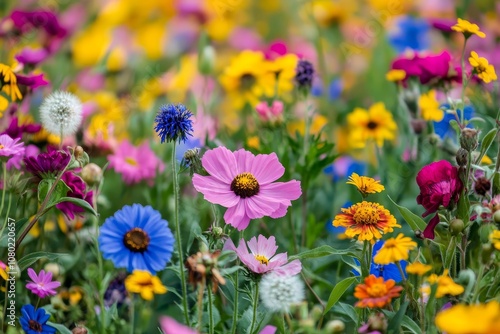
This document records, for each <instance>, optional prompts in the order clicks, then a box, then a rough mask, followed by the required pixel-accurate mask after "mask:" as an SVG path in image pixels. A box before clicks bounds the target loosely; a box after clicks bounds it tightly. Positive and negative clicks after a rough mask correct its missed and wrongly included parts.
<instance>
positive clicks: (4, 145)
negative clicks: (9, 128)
mask: <svg viewBox="0 0 500 334" xmlns="http://www.w3.org/2000/svg"><path fill="white" fill-rule="evenodd" d="M20 140H21V139H20V138H16V139H12V138H10V136H9V135H6V134H4V135H0V157H5V158H13V157H20V156H23V155H24V150H25V148H24V143H23V142H22V141H20Z"/></svg>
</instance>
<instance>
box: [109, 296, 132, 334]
mask: <svg viewBox="0 0 500 334" xmlns="http://www.w3.org/2000/svg"><path fill="white" fill-rule="evenodd" d="M135 301H136V298H135V296H133V297H132V301H131V303H130V307H129V311H130V328H129V329H130V334H134V333H135ZM101 313H104V309H102V310H101Z"/></svg>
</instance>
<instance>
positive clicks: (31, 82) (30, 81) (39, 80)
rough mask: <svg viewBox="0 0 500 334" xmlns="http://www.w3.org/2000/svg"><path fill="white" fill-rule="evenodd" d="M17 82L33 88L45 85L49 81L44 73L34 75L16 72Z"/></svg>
mask: <svg viewBox="0 0 500 334" xmlns="http://www.w3.org/2000/svg"><path fill="white" fill-rule="evenodd" d="M16 78H17V84H18V85H23V86H26V87H29V88H31V89H36V88H38V87H40V86H45V85H47V84H48V83H49V82H48V81H46V80H45V79H44V78H43V73H42V74H33V75H19V74H16Z"/></svg>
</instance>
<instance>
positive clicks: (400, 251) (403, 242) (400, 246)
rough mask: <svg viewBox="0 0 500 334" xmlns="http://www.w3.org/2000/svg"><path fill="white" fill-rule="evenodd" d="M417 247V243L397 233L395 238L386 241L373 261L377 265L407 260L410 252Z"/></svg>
mask: <svg viewBox="0 0 500 334" xmlns="http://www.w3.org/2000/svg"><path fill="white" fill-rule="evenodd" d="M415 247H417V243H416V242H415V241H412V240H411V238H409V237H405V236H404V234H403V233H399V235H398V236H397V237H396V238H390V239H387V240H386V241H385V243H384V245H383V246H382V248H380V250H379V251H378V253H377V255H376V256H375V257H374V258H373V261H374V262H375V263H377V264H389V263H395V262H399V261H401V260H408V253H409V251H410V250H412V249H414V248H415Z"/></svg>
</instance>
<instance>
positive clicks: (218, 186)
mask: <svg viewBox="0 0 500 334" xmlns="http://www.w3.org/2000/svg"><path fill="white" fill-rule="evenodd" d="M193 186H194V188H195V189H196V190H197V191H199V192H201V193H202V194H203V195H204V196H203V198H205V200H207V201H209V202H210V203H214V204H219V205H222V206H224V207H226V208H230V207H232V206H235V205H236V204H237V203H238V201H240V197H239V196H236V194H235V193H234V192H233V191H232V190H231V189H229V186H228V185H227V184H225V183H221V182H220V181H219V180H218V179H216V178H215V177H212V176H201V175H198V174H194V175H193Z"/></svg>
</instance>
